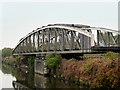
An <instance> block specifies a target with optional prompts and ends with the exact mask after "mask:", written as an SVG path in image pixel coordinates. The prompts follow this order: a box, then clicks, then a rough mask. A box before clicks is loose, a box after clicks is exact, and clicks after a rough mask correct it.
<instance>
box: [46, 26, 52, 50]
mask: <svg viewBox="0 0 120 90" xmlns="http://www.w3.org/2000/svg"><path fill="white" fill-rule="evenodd" d="M50 32H52V30H51V28H49V29H48V48H47V51H50Z"/></svg>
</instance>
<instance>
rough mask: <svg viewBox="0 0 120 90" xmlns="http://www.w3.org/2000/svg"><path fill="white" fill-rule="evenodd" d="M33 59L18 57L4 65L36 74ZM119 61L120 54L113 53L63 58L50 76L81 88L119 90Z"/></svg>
mask: <svg viewBox="0 0 120 90" xmlns="http://www.w3.org/2000/svg"><path fill="white" fill-rule="evenodd" d="M33 59H34V58H32V57H16V58H11V59H8V60H7V59H6V60H5V59H4V60H3V63H5V64H8V65H11V66H15V67H18V68H26V69H28V68H29V67H30V68H29V70H30V71H32V72H34V62H33V61H34V60H33ZM52 59H53V58H52ZM52 59H50V60H52ZM54 59H55V58H54ZM54 59H53V60H54ZM119 59H120V56H118V53H113V52H107V53H105V54H104V55H103V56H102V57H98V58H85V59H83V60H76V59H73V58H72V59H64V58H61V60H60V61H59V64H57V66H56V67H54V68H53V69H52V70H51V71H52V72H50V73H49V74H50V75H51V76H53V77H55V78H58V79H61V80H64V81H66V82H74V83H75V84H77V85H79V86H85V87H89V88H118V87H120V85H119V84H118V83H120V78H119V76H120V71H119V68H120V62H119ZM52 63H54V62H52Z"/></svg>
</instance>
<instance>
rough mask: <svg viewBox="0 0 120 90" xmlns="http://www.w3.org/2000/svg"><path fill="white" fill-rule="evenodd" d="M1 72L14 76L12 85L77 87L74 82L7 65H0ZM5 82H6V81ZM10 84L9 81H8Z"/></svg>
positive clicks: (16, 86) (28, 89) (28, 87)
mask: <svg viewBox="0 0 120 90" xmlns="http://www.w3.org/2000/svg"><path fill="white" fill-rule="evenodd" d="M2 67H3V68H2V72H3V74H6V73H7V74H11V75H12V76H14V77H15V78H16V80H13V81H12V84H13V87H14V88H16V90H17V88H26V89H27V90H30V89H31V90H32V89H35V88H79V87H78V86H77V85H75V84H74V83H68V82H64V81H63V80H59V79H55V78H53V77H44V76H42V75H38V74H34V73H33V72H30V71H29V72H28V71H27V70H23V69H16V68H13V67H10V66H7V65H2ZM6 83H7V82H6ZM9 84H10V83H9Z"/></svg>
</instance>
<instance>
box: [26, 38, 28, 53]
mask: <svg viewBox="0 0 120 90" xmlns="http://www.w3.org/2000/svg"><path fill="white" fill-rule="evenodd" d="M26 52H28V37H27V38H26Z"/></svg>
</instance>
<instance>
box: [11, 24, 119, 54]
mask: <svg viewBox="0 0 120 90" xmlns="http://www.w3.org/2000/svg"><path fill="white" fill-rule="evenodd" d="M119 40H120V32H119V31H116V30H112V29H107V28H101V27H91V26H88V25H81V24H49V25H47V26H42V27H40V28H37V29H36V30H33V31H32V32H30V33H29V34H28V35H26V36H25V37H23V38H21V39H20V40H19V42H18V44H17V46H16V47H15V48H14V50H13V55H33V54H46V53H61V54H62V53H92V52H96V51H97V52H101V51H118V52H119V51H120V47H119V44H120V41H119Z"/></svg>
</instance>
